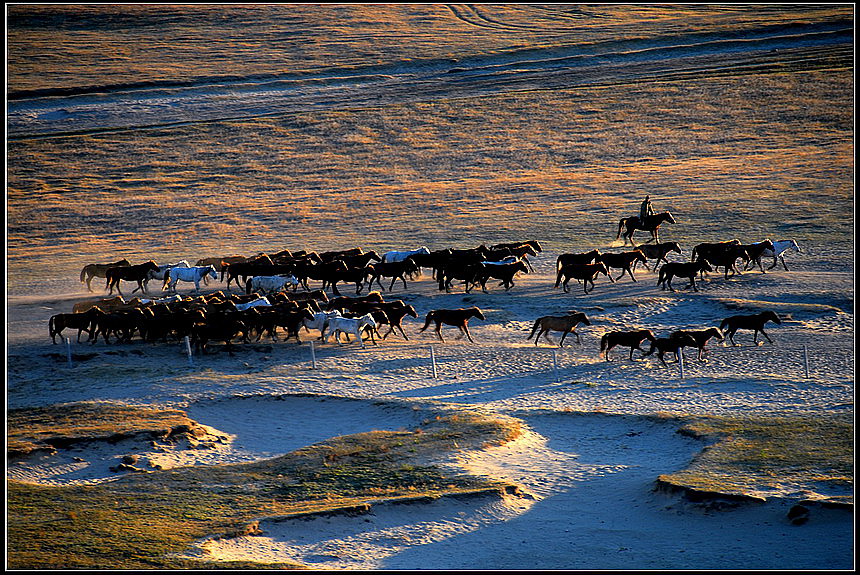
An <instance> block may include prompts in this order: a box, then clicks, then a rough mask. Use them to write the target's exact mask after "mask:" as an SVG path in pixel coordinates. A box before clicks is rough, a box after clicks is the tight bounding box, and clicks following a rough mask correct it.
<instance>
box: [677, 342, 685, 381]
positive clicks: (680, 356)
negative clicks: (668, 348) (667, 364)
mask: <svg viewBox="0 0 860 575" xmlns="http://www.w3.org/2000/svg"><path fill="white" fill-rule="evenodd" d="M678 368H679V369H680V370H681V379H684V348H683V347H679V348H678Z"/></svg>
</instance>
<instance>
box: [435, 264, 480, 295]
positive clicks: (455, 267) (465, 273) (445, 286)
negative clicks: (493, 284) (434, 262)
mask: <svg viewBox="0 0 860 575" xmlns="http://www.w3.org/2000/svg"><path fill="white" fill-rule="evenodd" d="M483 268H484V266H483V264H481V262H480V261H477V262H459V261H448V262H447V263H446V264H445V265H443V266H442V267H440V268H439V269H438V270H437V272H436V280H437V281H438V283H439V291H442V290H445V292H446V293H450V291H451V287H452V285H451V281H452V280H461V281H462V282H464V283H465V289H466V293H470V291H471V290H472V288H473V287H475V286H476V285H477V276H478V274H479V273H480V272H481V271H482V270H483ZM470 284H471V285H470Z"/></svg>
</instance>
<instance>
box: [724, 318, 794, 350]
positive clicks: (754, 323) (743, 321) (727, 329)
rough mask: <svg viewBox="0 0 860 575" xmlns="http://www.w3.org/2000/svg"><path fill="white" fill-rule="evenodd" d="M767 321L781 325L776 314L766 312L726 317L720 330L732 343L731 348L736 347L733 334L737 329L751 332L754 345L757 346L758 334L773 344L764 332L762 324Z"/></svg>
mask: <svg viewBox="0 0 860 575" xmlns="http://www.w3.org/2000/svg"><path fill="white" fill-rule="evenodd" d="M769 321H772V322H773V323H776V324H779V323H782V322H781V321H780V319H779V316H778V315H776V312H773V311H770V310H768V311H763V312H761V313H755V314H751V315H733V316H731V317H727V318H726V319H724V320H723V321H722V322H721V323H720V329H721V330H722V331H723V332H724V333H725V334H726V337H728V338H729V341H730V342H732V345H733V346H736V345H737V344H736V343H735V339H734V336H735V332H737V331H738V330H739V329H751V330H753V332H754V333H753V343H754V344H756V345H759V343H758V334H759V332H761V334H762V335H763V336H764V337H765V338H766V339H767V340H768V341H769V342H770V343H773V340H772V339H770V336H768V335H767V334H766V333H765V331H764V324H766V323H767V322H769Z"/></svg>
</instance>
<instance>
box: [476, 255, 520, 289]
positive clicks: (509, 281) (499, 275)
mask: <svg viewBox="0 0 860 575" xmlns="http://www.w3.org/2000/svg"><path fill="white" fill-rule="evenodd" d="M518 272H523V273H528V272H529V270H528V267H527V266H526V264H525V262H523V261H515V262H511V263H504V264H493V263H490V264H489V265H488V264H487V263H484V264H482V266H481V269H480V271H478V273H477V274H476V275H475V280H476V284H478V283H480V284H481V291H483V292H484V293H487V280H489V279H490V278H495V279H498V280H502V285H503V286H505V291H510V290H511V288H512V287H514V276H515V275H516V274H517V273H518Z"/></svg>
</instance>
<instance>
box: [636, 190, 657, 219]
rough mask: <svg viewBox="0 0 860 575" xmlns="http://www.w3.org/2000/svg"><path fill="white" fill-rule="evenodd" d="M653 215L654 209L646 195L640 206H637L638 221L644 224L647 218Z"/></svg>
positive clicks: (648, 196) (649, 197)
mask: <svg viewBox="0 0 860 575" xmlns="http://www.w3.org/2000/svg"><path fill="white" fill-rule="evenodd" d="M653 215H654V207H653V206H651V196H650V195H646V196H645V199H644V200H643V201H642V204H641V205H640V206H639V221H640V222H644V221H645V218H646V217H647V216H653Z"/></svg>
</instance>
